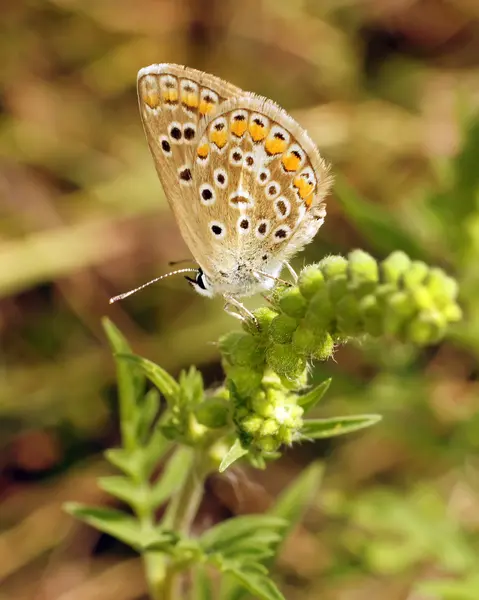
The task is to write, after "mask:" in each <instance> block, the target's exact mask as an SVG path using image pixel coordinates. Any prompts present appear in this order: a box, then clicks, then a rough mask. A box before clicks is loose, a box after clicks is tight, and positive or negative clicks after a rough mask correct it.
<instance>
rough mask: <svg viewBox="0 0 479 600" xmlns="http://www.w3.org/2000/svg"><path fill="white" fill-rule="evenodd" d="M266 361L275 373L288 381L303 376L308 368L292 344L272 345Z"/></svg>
mask: <svg viewBox="0 0 479 600" xmlns="http://www.w3.org/2000/svg"><path fill="white" fill-rule="evenodd" d="M266 361H267V363H268V365H269V366H270V367H271V368H272V369H273V371H275V372H276V373H278V375H280V376H284V377H286V378H287V379H294V378H295V377H297V376H298V375H301V373H302V372H303V370H304V368H305V366H306V361H305V360H304V359H303V358H301V357H300V356H298V354H297V353H296V352H295V350H294V348H293V347H292V345H291V344H272V345H271V346H270V347H269V348H268V349H267V351H266Z"/></svg>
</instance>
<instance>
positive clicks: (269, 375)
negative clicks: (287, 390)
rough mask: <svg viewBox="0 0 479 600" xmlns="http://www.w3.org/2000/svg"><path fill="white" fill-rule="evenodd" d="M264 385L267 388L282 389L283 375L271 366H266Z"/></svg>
mask: <svg viewBox="0 0 479 600" xmlns="http://www.w3.org/2000/svg"><path fill="white" fill-rule="evenodd" d="M263 385H264V386H265V387H267V388H274V389H277V390H281V389H282V383H281V377H280V376H279V375H277V374H276V373H275V372H274V371H272V370H271V369H270V368H266V369H265V371H264V375H263Z"/></svg>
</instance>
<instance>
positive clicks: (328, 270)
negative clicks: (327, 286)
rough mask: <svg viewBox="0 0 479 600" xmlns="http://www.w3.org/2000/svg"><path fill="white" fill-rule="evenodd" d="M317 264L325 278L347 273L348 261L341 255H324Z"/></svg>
mask: <svg viewBox="0 0 479 600" xmlns="http://www.w3.org/2000/svg"><path fill="white" fill-rule="evenodd" d="M319 266H320V268H321V271H322V272H323V274H324V277H325V278H326V279H333V278H334V277H338V275H347V274H348V261H347V260H346V259H345V258H344V257H343V256H326V257H325V258H323V260H322V261H321V262H320V263H319Z"/></svg>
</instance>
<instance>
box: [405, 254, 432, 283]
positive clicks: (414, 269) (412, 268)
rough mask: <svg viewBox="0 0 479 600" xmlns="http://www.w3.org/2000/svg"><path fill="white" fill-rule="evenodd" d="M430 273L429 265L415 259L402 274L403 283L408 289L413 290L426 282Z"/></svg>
mask: <svg viewBox="0 0 479 600" xmlns="http://www.w3.org/2000/svg"><path fill="white" fill-rule="evenodd" d="M428 273H429V267H428V266H427V265H426V263H424V262H422V261H421V260H414V261H413V262H412V263H411V264H410V265H409V268H408V269H407V271H405V272H404V274H403V276H402V283H403V285H404V287H405V288H406V289H407V290H411V289H413V288H415V287H416V286H418V285H421V284H422V283H424V280H425V279H426V277H427V275H428Z"/></svg>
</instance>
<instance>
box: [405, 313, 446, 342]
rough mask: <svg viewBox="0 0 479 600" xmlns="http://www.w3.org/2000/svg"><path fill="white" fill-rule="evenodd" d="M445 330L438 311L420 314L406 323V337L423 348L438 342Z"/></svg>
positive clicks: (442, 316)
mask: <svg viewBox="0 0 479 600" xmlns="http://www.w3.org/2000/svg"><path fill="white" fill-rule="evenodd" d="M445 330H446V320H445V318H444V315H442V314H441V313H440V312H438V311H428V312H423V313H421V314H420V315H418V316H417V317H416V318H415V319H413V320H412V321H411V322H410V323H408V326H407V329H406V336H407V338H408V339H409V340H410V341H412V342H414V343H415V344H418V345H419V346H425V345H427V344H434V343H436V342H438V341H439V340H440V339H441V338H442V337H443V335H444V333H445Z"/></svg>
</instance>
